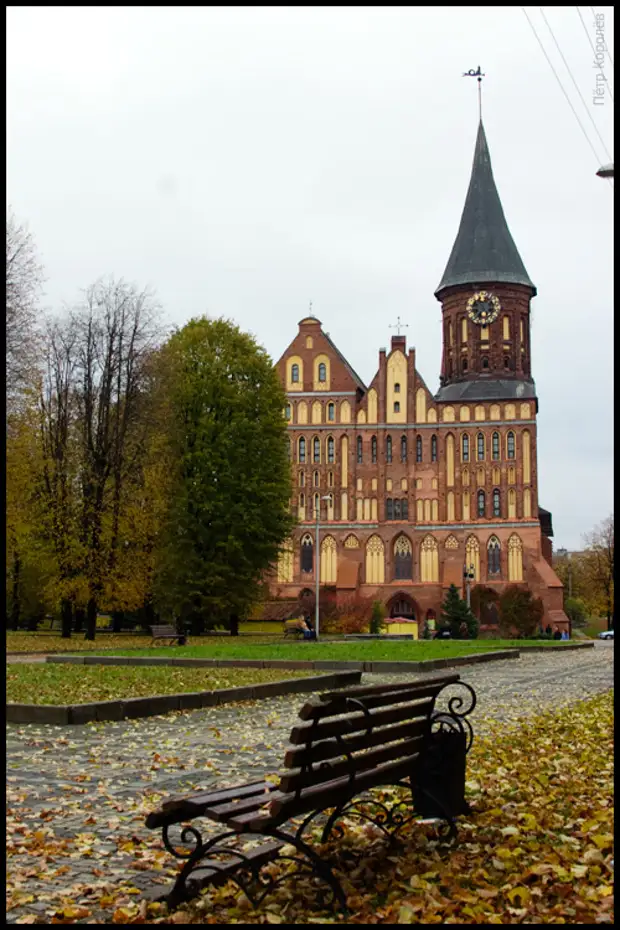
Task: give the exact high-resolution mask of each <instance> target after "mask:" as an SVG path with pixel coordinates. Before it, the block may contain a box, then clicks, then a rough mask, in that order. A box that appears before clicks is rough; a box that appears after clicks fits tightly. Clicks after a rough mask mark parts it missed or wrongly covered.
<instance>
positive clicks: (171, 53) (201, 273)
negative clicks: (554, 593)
mask: <svg viewBox="0 0 620 930" xmlns="http://www.w3.org/2000/svg"><path fill="white" fill-rule="evenodd" d="M526 9H527V10H528V13H529V15H530V17H531V19H532V22H533V24H534V26H535V29H536V32H537V33H538V35H539V37H540V39H541V41H542V43H543V45H544V47H545V50H546V51H547V54H548V55H549V57H550V58H551V61H552V63H553V65H554V67H555V69H556V71H557V73H558V75H559V77H560V80H561V81H562V84H563V86H564V87H565V89H566V92H567V93H568V95H569V97H570V99H571V100H572V102H573V106H574V107H575V110H576V111H577V114H578V115H579V119H580V121H581V123H582V125H583V127H584V129H585V130H586V133H587V135H588V137H589V138H590V140H591V142H592V145H593V146H594V148H595V150H596V154H595V153H594V152H593V151H592V150H591V148H590V147H589V145H588V143H587V142H586V139H585V138H584V135H583V132H582V130H581V129H580V127H579V123H578V121H577V119H576V117H575V116H574V114H573V113H572V112H571V109H570V107H569V104H568V103H567V101H566V99H565V98H564V96H563V94H562V91H561V89H560V87H559V86H558V83H557V81H556V78H555V77H554V75H553V72H552V70H551V69H550V67H549V64H548V62H547V61H546V60H545V57H544V54H543V52H542V51H541V48H540V45H539V44H538V42H537V40H536V37H535V35H534V34H533V32H532V30H531V28H530V26H529V25H528V22H527V19H526V18H525V16H524V14H523V12H522V10H521V8H520V7H505V8H504V7H484V8H483V7H462V8H461V7H443V8H440V7H432V8H431V7H421V8H407V7H403V8H390V7H387V8H377V7H375V8H372V7H371V8H368V7H361V8H355V7H347V8H338V7H336V8H310V7H305V8H293V7H288V8H269V7H265V8H234V7H233V8H217V7H215V8H204V9H200V8H197V9H194V8H185V7H174V8H172V7H167V8H148V7H147V8H126V9H122V8H110V7H107V8H106V7H98V8H84V7H82V8H77V9H73V8H71V9H70V8H65V7H56V8H53V7H52V8H36V7H31V8H10V9H9V10H8V13H7V56H8V62H7V68H8V72H7V74H8V77H7V80H8V91H7V121H8V129H7V132H8V155H7V158H8V169H7V171H8V175H7V176H8V201H9V203H10V204H11V205H12V207H13V209H14V210H15V212H16V214H17V216H18V217H19V219H20V220H23V221H26V222H27V223H28V225H29V227H30V229H31V231H32V232H33V234H34V235H35V237H36V241H37V244H38V247H39V250H40V253H41V256H42V259H43V261H44V263H45V267H46V273H47V277H48V280H47V285H46V295H45V303H46V305H48V306H49V307H51V308H57V307H59V306H60V305H61V304H62V302H63V301H66V302H69V303H71V302H72V301H74V300H75V299H76V298H77V296H78V294H79V291H80V289H81V288H84V287H86V286H88V285H89V284H90V283H92V282H93V281H94V280H95V279H96V278H97V277H99V276H100V275H104V274H106V275H107V274H114V275H115V276H118V277H124V278H126V279H128V280H130V281H135V282H136V283H137V284H139V285H146V284H149V285H151V286H152V287H153V288H154V289H155V290H156V292H157V295H158V297H159V300H160V301H161V303H162V304H163V307H164V311H165V315H166V319H167V321H169V322H170V323H171V324H172V323H174V324H183V323H184V322H185V321H187V320H188V319H189V318H190V317H192V316H195V315H198V314H203V313H209V314H211V315H214V316H221V315H223V316H225V317H229V318H231V319H233V320H234V321H236V322H237V323H238V324H239V325H240V326H241V327H242V328H244V329H248V330H251V331H252V332H253V333H254V334H255V335H256V336H257V337H258V339H259V341H260V342H261V343H262V344H263V345H264V346H265V347H266V349H267V350H268V351H269V353H270V354H271V355H272V357H273V358H274V360H275V359H277V358H278V357H279V356H280V355H281V353H282V352H283V350H284V349H285V348H286V346H287V344H288V343H289V342H290V340H291V339H292V338H293V337H294V335H295V333H296V332H297V323H298V321H299V320H300V319H301V318H302V317H303V316H304V315H305V314H306V313H307V311H308V303H309V301H310V300H312V302H313V312H314V313H315V314H316V315H317V316H318V317H319V318H320V319H321V320H322V322H323V325H324V327H325V329H326V330H327V331H328V332H329V333H330V335H331V337H332V339H333V340H334V341H335V343H336V344H337V345H338V347H339V348H340V349H341V351H342V352H343V353H344V354H345V355H346V356H347V358H348V359H349V360H350V362H351V364H352V365H353V367H354V368H355V369H356V371H358V372H359V374H360V376H361V377H362V378H364V379H365V380H366V382H367V383H368V382H370V380H371V378H372V376H373V374H374V372H375V370H376V367H377V358H378V350H379V348H380V347H381V346H385V345H388V344H389V340H390V336H391V334H392V332H393V330H390V329H389V328H388V324H389V323H394V322H395V321H396V318H397V317H398V316H399V315H400V316H401V318H402V319H403V321H404V322H406V323H407V324H408V325H409V329H408V330H406V333H407V336H408V340H409V342H410V343H412V344H414V345H415V347H416V354H417V366H418V370H419V371H420V373H421V375H422V376H423V377H424V379H425V380H426V382H427V384H428V385H429V387H430V388H431V390H433V391H434V390H437V388H438V378H439V364H440V352H441V325H440V306H439V304H438V303H437V301H436V300H435V298H434V296H433V291H434V290H435V288H436V287H437V285H438V283H439V280H440V278H441V275H442V272H443V270H444V267H445V264H446V262H447V259H448V256H449V254H450V250H451V248H452V244H453V241H454V238H455V235H456V232H457V228H458V223H459V219H460V215H461V210H462V208H463V203H464V199H465V194H466V191H467V185H468V182H469V174H470V169H471V162H472V156H473V150H474V142H475V137H476V129H477V119H478V112H477V108H478V104H477V93H476V82H475V80H473V79H471V78H463V77H462V72H463V71H466V70H469V69H470V68H476V67H477V66H478V64H480V65H481V66H482V70H483V71H484V72H485V73H486V75H487V77H486V78H485V82H484V86H483V119H484V123H485V128H486V133H487V139H488V143H489V148H490V152H491V159H492V164H493V170H494V174H495V180H496V183H497V186H498V190H499V193H500V197H501V198H502V202H503V205H504V210H505V213H506V218H507V220H508V224H509V226H510V229H511V231H512V234H513V237H514V239H515V242H516V244H517V247H518V249H519V251H520V253H521V256H522V258H523V261H524V263H525V266H526V268H527V271H528V272H529V275H530V277H531V278H532V280H533V281H534V283H535V284H536V286H537V288H538V297H536V298H535V299H534V301H533V304H532V307H533V327H532V364H533V374H534V377H535V380H536V386H537V392H538V396H539V399H540V414H539V420H538V439H539V460H538V461H539V489H540V504H541V506H543V507H546V508H547V509H549V510H551V511H552V513H553V520H554V528H555V540H554V542H555V546H556V547H560V546H566V547H568V548H579V547H580V545H581V534H582V533H584V532H586V531H588V530H589V529H591V527H592V526H593V525H594V524H596V523H598V522H599V521H600V520H602V519H603V518H604V517H605V516H607V515H608V514H609V513H610V512H611V510H612V508H613V496H612V494H613V490H612V469H613V432H612V430H613V426H612V414H613V408H612V333H613V316H612V235H613V233H612V199H613V189H612V185H611V182H608V181H604V180H601V179H600V178H597V177H596V176H595V172H596V170H597V168H598V167H599V164H602V163H605V162H608V161H611V160H613V151H612V150H611V146H612V126H613V101H612V99H611V96H610V94H609V90H608V89H607V90H606V91H605V93H604V95H603V97H602V101H603V102H602V103H601V104H598V105H595V104H594V103H593V94H594V93H595V88H596V75H597V74H599V73H600V72H599V71H598V69H597V68H596V67H595V62H594V55H593V52H592V48H591V47H590V45H589V41H588V37H589V38H590V39H591V40H592V42H593V43H595V42H596V29H595V24H594V20H593V16H592V13H591V8H590V7H581V8H579V9H580V10H581V13H582V16H583V19H584V22H585V26H586V29H585V30H584V27H583V25H582V23H581V21H580V19H579V17H578V14H577V9H578V8H576V7H548V8H543V9H544V10H545V13H546V16H547V20H548V23H549V25H550V26H551V29H552V30H553V34H554V36H555V38H556V40H557V42H558V44H559V47H560V49H561V52H562V54H563V55H564V58H565V59H566V61H567V62H568V65H569V67H570V70H571V73H572V75H573V77H574V79H575V81H576V84H577V86H578V87H579V90H580V91H581V94H582V96H583V98H584V100H585V103H586V107H584V106H583V104H582V102H581V101H580V99H579V96H578V94H577V91H576V90H575V86H574V84H573V83H572V81H571V78H570V76H569V73H568V71H567V70H566V68H565V66H564V64H563V62H562V58H561V56H560V54H559V53H558V50H557V48H556V46H555V44H554V41H553V38H552V36H551V34H550V32H549V30H548V28H547V26H546V24H545V23H544V21H543V19H542V18H541V14H540V12H539V10H540V8H535V7H527V8H526ZM595 10H596V12H598V13H602V14H603V17H604V27H603V28H604V34H605V37H606V39H607V41H608V42H609V43H610V52H611V57H612V58H613V54H614V52H613V44H612V43H613V36H612V30H613V11H612V8H610V7H597V8H595ZM599 23H600V21H599ZM603 74H604V76H605V77H606V78H607V80H608V84H609V85H611V89H612V93H613V68H612V66H611V64H610V62H609V59H608V58H607V56H605V58H604V63H603ZM599 86H600V82H599ZM588 114H590V116H591V117H592V119H593V120H594V122H595V124H596V126H597V128H598V131H599V132H600V134H601V136H602V139H603V141H604V143H605V145H606V146H607V149H609V157H608V155H607V154H606V153H605V150H604V148H603V145H602V144H601V142H600V140H599V139H598V137H597V135H596V133H595V131H594V128H593V125H592V122H591V121H590V116H589V115H588Z"/></svg>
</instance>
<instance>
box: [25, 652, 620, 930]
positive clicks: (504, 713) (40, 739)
mask: <svg viewBox="0 0 620 930" xmlns="http://www.w3.org/2000/svg"><path fill="white" fill-rule="evenodd" d="M613 649H614V646H613V643H598V642H597V643H596V644H595V646H594V648H593V649H587V650H586V649H584V650H576V651H571V652H567V653H566V654H564V655H562V654H561V653H558V652H554V653H550V654H548V655H545V653H544V652H537V653H534V654H532V655H529V656H528V655H523V654H522V656H521V658H520V659H518V660H512V661H505V662H495V663H491V662H489V663H485V664H482V665H472V666H471V667H464V668H460V669H455V671H458V672H459V673H460V675H461V678H462V679H463V680H464V681H466V682H468V683H470V684H471V685H472V686H473V687H474V688H475V690H476V692H477V695H478V706H477V708H476V710H475V711H474V714H473V715H472V717H471V718H470V719H472V722H473V725H474V729H475V732H476V734H481V733H483V732H484V731H485V729H487V727H488V726H489V724H490V722H491V717H490V715H492V719H493V720H500V721H504V722H505V723H506V724H507V725H509V724H510V723H512V722H516V721H517V720H518V719H519V718H520V717H524V716H530V715H532V714H534V713H537V712H540V711H543V710H545V709H549V708H551V707H553V706H559V705H561V704H565V703H569V702H573V701H577V700H579V699H581V698H584V697H589V696H592V695H595V694H598V693H600V692H603V691H606V690H608V689H609V688H611V687H613ZM406 677H407V678H412V677H414V678H415V677H420V676H411V675H410V676H406ZM404 678H405V676H395V675H390V676H379V675H364V676H363V678H362V682H363V683H364V684H379V683H381V682H383V681H385V682H394V681H397V680H403V679H404ZM308 698H309V695H292V696H285V697H277V698H270V699H268V700H264V701H260V702H255V703H246V704H229V705H224V706H222V707H214V708H209V709H205V710H199V711H191V712H188V713H184V714H176V715H169V716H166V717H151V718H146V719H141V720H123V721H121V722H118V723H100V724H87V725H85V726H74V727H54V726H33V725H30V726H23V725H8V726H7V779H8V796H7V815H8V840H7V843H8V849H9V859H8V875H9V879H10V882H11V890H12V891H14V890H15V888H16V887H17V888H18V890H19V891H21V892H23V893H24V895H26V894H28V895H33V896H34V897H35V900H34V901H27V902H25V903H24V904H23V905H22V906H19V907H15V908H13V909H11V910H10V911H9V913H8V920H9V922H15V921H16V919H17V918H19V917H23V916H24V915H28V914H32V915H35V914H36V915H38V916H39V917H40V918H42V920H43V922H48V921H49V920H50V917H51V915H52V913H54V911H55V909H57V908H58V907H60V906H62V904H63V902H66V901H69V900H71V902H77V903H78V904H79V903H80V902H81V903H82V904H83V906H85V907H87V908H88V909H89V911H90V915H89V917H88V918H87V919H86V920H84V921H83V922H97V917H98V915H99V914H101V915H102V914H103V911H101V909H100V908H98V906H97V901H98V899H99V898H100V897H101V895H102V894H103V895H105V894H113V895H115V896H116V894H118V890H119V887H120V885H121V883H122V884H123V885H124V886H125V887H129V888H131V886H133V888H134V889H136V888H138V889H140V888H142V889H146V888H152V887H153V885H154V883H155V882H156V881H157V880H158V879H159V881H161V883H162V885H169V883H170V878H169V874H167V873H168V867H169V865H170V863H171V857H170V856H169V855H168V853H165V852H162V850H161V848H160V834H159V833H157V832H156V831H149V830H147V829H146V828H145V827H144V816H145V814H146V813H147V812H148V811H149V810H152V809H153V808H154V807H156V806H158V803H159V801H160V800H161V797H162V795H168V794H174V793H179V792H187V791H194V790H196V789H206V788H209V787H213V786H226V785H234V784H238V783H241V782H244V781H248V780H252V779H257V778H261V777H262V776H264V775H267V774H273V775H275V774H276V772H277V771H278V769H279V766H280V762H281V759H282V757H283V748H284V746H285V744H286V742H287V737H288V734H289V732H290V729H291V726H292V725H293V723H294V722H295V718H296V715H297V711H298V709H299V707H300V706H301V704H303V702H304V701H305V700H308ZM24 828H25V831H24ZM29 831H35V832H36V833H38V835H39V836H40V838H41V839H40V845H39V846H37V844H36V843H34V844H32V843H31V841H30V840H29V836H30V832H29ZM43 834H45V836H44V837H43ZM132 840H133V842H132ZM20 849H21V853H20V852H19V850H20ZM11 852H12V853H13V855H11V854H10V853H11ZM127 901H128V902H132V901H135V898H131V892H130V893H129V894H128V895H127ZM107 919H109V911H108V912H107Z"/></svg>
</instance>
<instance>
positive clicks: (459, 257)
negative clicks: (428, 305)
mask: <svg viewBox="0 0 620 930" xmlns="http://www.w3.org/2000/svg"><path fill="white" fill-rule="evenodd" d="M487 282H497V283H502V282H504V283H507V284H525V285H526V286H527V287H531V288H532V290H533V292H534V294H536V288H535V287H534V285H533V284H532V282H531V281H530V278H529V275H528V273H527V271H526V270H525V266H524V264H523V262H522V261H521V256H520V255H519V252H518V251H517V247H516V245H515V243H514V240H513V238H512V236H511V235H510V230H509V229H508V224H507V223H506V217H505V216H504V210H503V207H502V202H501V200H500V199H499V194H498V193H497V188H496V186H495V180H494V178H493V170H492V168H491V158H490V155H489V148H488V145H487V140H486V136H485V134H484V127H483V125H482V121H481V122H480V125H479V126H478V137H477V139H476V150H475V152H474V162H473V166H472V171H471V180H470V182H469V190H468V191H467V198H466V200H465V206H464V207H463V214H462V216H461V225H460V226H459V231H458V234H457V237H456V240H455V242H454V245H453V247H452V254H451V255H450V258H449V259H448V264H447V265H446V270H445V271H444V273H443V278H442V279H441V284H440V285H439V287H438V288H437V290H436V291H435V296H437V295H438V294H439V292H440V291H441V290H443V288H445V287H452V286H454V285H461V284H485V283H487Z"/></svg>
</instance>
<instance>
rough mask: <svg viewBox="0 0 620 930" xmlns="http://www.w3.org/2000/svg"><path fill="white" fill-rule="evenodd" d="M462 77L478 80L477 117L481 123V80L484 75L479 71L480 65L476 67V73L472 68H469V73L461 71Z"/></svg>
mask: <svg viewBox="0 0 620 930" xmlns="http://www.w3.org/2000/svg"><path fill="white" fill-rule="evenodd" d="M463 77H475V78H478V116H479V117H480V121H481V122H482V78H483V77H486V74H484V72H482V71H481V70H480V65H478V70H477V71H474V69H473V68H470V69H469V71H463Z"/></svg>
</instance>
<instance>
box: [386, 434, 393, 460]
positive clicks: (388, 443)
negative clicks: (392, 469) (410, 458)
mask: <svg viewBox="0 0 620 930" xmlns="http://www.w3.org/2000/svg"><path fill="white" fill-rule="evenodd" d="M385 461H386V462H391V461H392V437H391V436H388V438H387V439H386V440H385Z"/></svg>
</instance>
